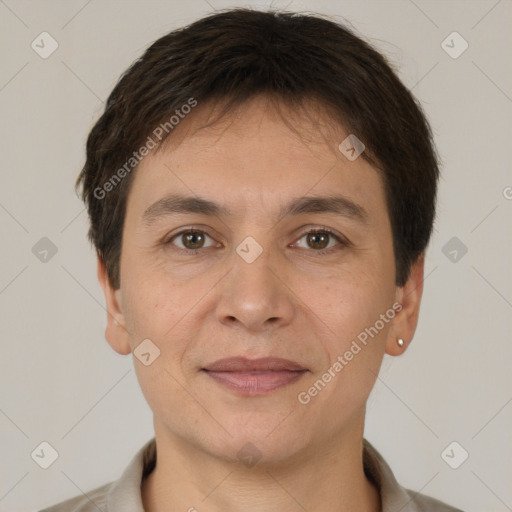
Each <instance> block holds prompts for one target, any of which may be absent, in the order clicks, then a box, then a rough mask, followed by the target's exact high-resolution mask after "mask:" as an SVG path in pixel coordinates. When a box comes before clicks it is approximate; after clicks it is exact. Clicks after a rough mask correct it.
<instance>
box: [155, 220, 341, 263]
mask: <svg viewBox="0 0 512 512" xmlns="http://www.w3.org/2000/svg"><path fill="white" fill-rule="evenodd" d="M186 233H201V234H205V235H206V236H209V237H210V238H212V237H211V236H210V235H209V234H208V233H207V232H206V231H204V230H202V229H195V228H187V229H184V230H183V231H180V232H179V233H176V234H175V235H173V236H172V237H171V238H169V239H168V240H166V241H164V245H165V246H167V245H170V244H172V241H173V240H175V239H176V238H178V237H180V236H181V235H184V234H186ZM311 233H313V234H314V233H326V234H328V235H329V236H330V237H332V238H334V239H336V241H337V242H338V243H339V245H340V246H342V247H349V246H350V242H349V241H348V240H347V239H345V238H342V237H341V236H339V235H337V234H336V233H335V232H334V231H332V230H331V229H329V228H327V227H320V228H313V229H310V230H308V231H306V232H304V233H302V235H301V236H300V237H299V238H298V239H297V240H300V239H301V238H303V237H304V236H306V235H309V234H311ZM174 249H175V250H177V251H179V252H182V253H185V254H187V255H195V254H199V252H201V251H204V250H205V249H182V248H181V247H174ZM207 249H208V247H207ZM336 250H340V249H339V248H336V247H331V248H330V249H320V250H315V249H311V251H312V252H314V253H315V254H316V255H320V256H323V255H326V254H332V253H333V252H335V251H336Z"/></svg>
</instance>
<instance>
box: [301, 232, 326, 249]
mask: <svg viewBox="0 0 512 512" xmlns="http://www.w3.org/2000/svg"><path fill="white" fill-rule="evenodd" d="M306 237H307V243H308V245H309V246H310V247H311V248H312V249H325V248H326V247H327V245H328V244H329V238H330V235H329V234H327V233H322V232H317V233H315V232H312V233H308V234H307V235H306Z"/></svg>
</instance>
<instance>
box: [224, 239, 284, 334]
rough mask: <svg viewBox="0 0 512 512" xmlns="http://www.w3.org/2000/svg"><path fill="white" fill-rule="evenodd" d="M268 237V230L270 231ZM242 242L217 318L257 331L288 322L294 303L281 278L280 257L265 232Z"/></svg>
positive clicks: (234, 257) (234, 258)
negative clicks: (279, 273)
mask: <svg viewBox="0 0 512 512" xmlns="http://www.w3.org/2000/svg"><path fill="white" fill-rule="evenodd" d="M267 235H268V231H267ZM256 236H258V238H259V239H260V240H261V241H263V239H265V241H263V243H261V244H260V242H258V241H257V240H256V237H252V236H248V237H246V238H245V239H243V240H242V242H240V243H239V244H238V246H237V247H236V248H235V251H234V253H233V261H232V265H233V266H232V271H231V272H229V274H228V276H227V280H226V282H225V284H224V289H223V293H222V294H221V296H220V297H219V303H218V307H217V315H218V318H219V321H221V322H224V323H230V324H233V323H237V324H242V325H243V326H245V328H246V329H248V330H252V331H258V330H262V329H266V328H268V326H269V325H270V324H272V325H276V324H285V323H288V322H289V321H290V319H291V316H292V314H293V304H292V302H291V297H290V294H289V292H288V289H287V288H286V287H285V286H284V285H283V283H282V282H281V280H280V279H279V278H278V275H276V274H278V268H276V267H277V266H278V265H279V257H278V255H277V254H274V253H273V252H272V245H271V243H270V239H269V237H268V236H264V230H261V232H260V235H256Z"/></svg>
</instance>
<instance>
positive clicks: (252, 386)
mask: <svg viewBox="0 0 512 512" xmlns="http://www.w3.org/2000/svg"><path fill="white" fill-rule="evenodd" d="M306 371H307V370H302V371H289V370H283V371H268V372H252V373H251V372H245V373H236V372H211V371H206V370H204V373H206V375H208V376H209V377H211V378H212V379H213V380H215V381H217V382H218V383H219V384H223V385H224V386H226V387H228V388H230V389H232V390H234V391H236V392H238V393H240V394H242V395H248V396H254V395H263V394H265V393H269V392H271V391H275V390H276V389H279V388H282V387H284V386H287V385H288V384H291V383H292V382H295V381H296V380H298V379H300V378H301V377H302V376H303V375H304V373H306Z"/></svg>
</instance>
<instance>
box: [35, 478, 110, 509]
mask: <svg viewBox="0 0 512 512" xmlns="http://www.w3.org/2000/svg"><path fill="white" fill-rule="evenodd" d="M113 484H114V482H110V483H108V484H105V485H102V486H101V487H97V488H96V489H93V490H92V491H89V492H87V494H86V495H85V494H81V495H79V496H75V497H73V498H69V499H67V500H65V501H62V502H60V503H57V504H56V505H52V506H51V507H48V508H45V509H44V510H40V511H39V512H98V511H101V512H106V510H107V507H106V501H107V495H108V493H109V491H110V489H111V488H112V485H113Z"/></svg>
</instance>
